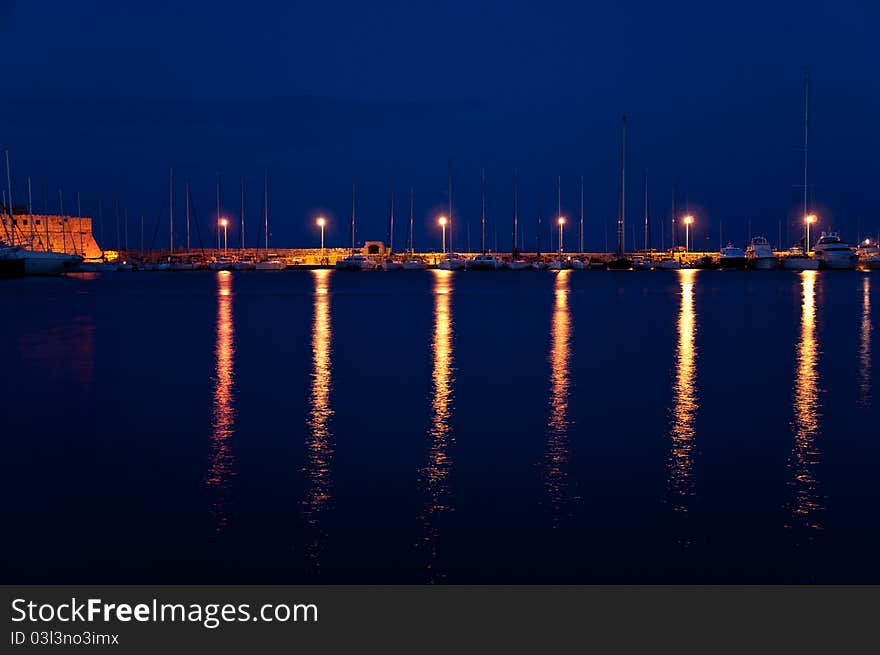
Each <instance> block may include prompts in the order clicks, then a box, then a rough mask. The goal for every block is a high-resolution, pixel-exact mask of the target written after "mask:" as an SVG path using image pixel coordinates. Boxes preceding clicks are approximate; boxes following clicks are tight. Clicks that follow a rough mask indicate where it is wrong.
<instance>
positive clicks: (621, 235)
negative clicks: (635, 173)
mask: <svg viewBox="0 0 880 655" xmlns="http://www.w3.org/2000/svg"><path fill="white" fill-rule="evenodd" d="M625 223H626V114H624V115H623V116H622V117H621V119H620V215H619V217H618V219H617V256H618V257H619V258H622V257H623V253H624V251H625V247H626V242H625V232H624V227H625Z"/></svg>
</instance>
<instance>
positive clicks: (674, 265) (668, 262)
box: [657, 257, 681, 271]
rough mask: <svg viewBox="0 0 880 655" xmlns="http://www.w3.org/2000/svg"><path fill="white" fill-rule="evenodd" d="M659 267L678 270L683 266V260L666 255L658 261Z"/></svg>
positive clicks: (666, 269)
mask: <svg viewBox="0 0 880 655" xmlns="http://www.w3.org/2000/svg"><path fill="white" fill-rule="evenodd" d="M657 268H659V269H662V270H664V271H677V270H679V269H680V268H681V260H678V259H675V258H674V257H664V258H663V259H661V260H660V261H659V262H658V264H657Z"/></svg>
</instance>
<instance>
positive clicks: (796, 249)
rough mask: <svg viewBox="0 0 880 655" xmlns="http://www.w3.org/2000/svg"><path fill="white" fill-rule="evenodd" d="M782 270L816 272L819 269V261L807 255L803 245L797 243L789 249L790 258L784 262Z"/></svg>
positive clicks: (784, 259)
mask: <svg viewBox="0 0 880 655" xmlns="http://www.w3.org/2000/svg"><path fill="white" fill-rule="evenodd" d="M782 268H784V269H786V270H789V271H815V270H816V269H817V268H819V260H818V259H815V258H813V257H810V256H809V255H808V254H807V253H805V252H804V246H803V245H802V243H796V244H794V245H793V246H792V247H791V248H789V249H788V256H787V257H784V258H783V260H782Z"/></svg>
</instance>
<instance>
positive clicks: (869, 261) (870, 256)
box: [858, 239, 880, 270]
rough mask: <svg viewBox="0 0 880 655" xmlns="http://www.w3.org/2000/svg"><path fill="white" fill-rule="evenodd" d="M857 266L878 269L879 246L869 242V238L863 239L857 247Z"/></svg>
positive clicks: (879, 259)
mask: <svg viewBox="0 0 880 655" xmlns="http://www.w3.org/2000/svg"><path fill="white" fill-rule="evenodd" d="M858 256H859V266H861V267H862V268H866V269H869V270H877V269H880V247H878V246H877V244H876V243H871V240H870V239H865V240H864V241H863V242H862V245H861V246H859V249H858Z"/></svg>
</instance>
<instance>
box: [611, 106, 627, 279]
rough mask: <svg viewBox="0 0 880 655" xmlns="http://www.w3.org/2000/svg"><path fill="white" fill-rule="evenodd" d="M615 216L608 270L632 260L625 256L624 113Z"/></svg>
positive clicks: (623, 265)
mask: <svg viewBox="0 0 880 655" xmlns="http://www.w3.org/2000/svg"><path fill="white" fill-rule="evenodd" d="M618 209H619V213H618V216H617V252H616V253H615V257H614V259H612V260H611V261H609V262H608V264H606V268H608V269H609V270H629V269H631V268H632V262H631V261H630V260H629V259H627V258H626V252H625V245H626V244H625V241H624V228H625V227H626V114H624V115H623V116H622V117H621V120H620V199H619V202H618Z"/></svg>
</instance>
